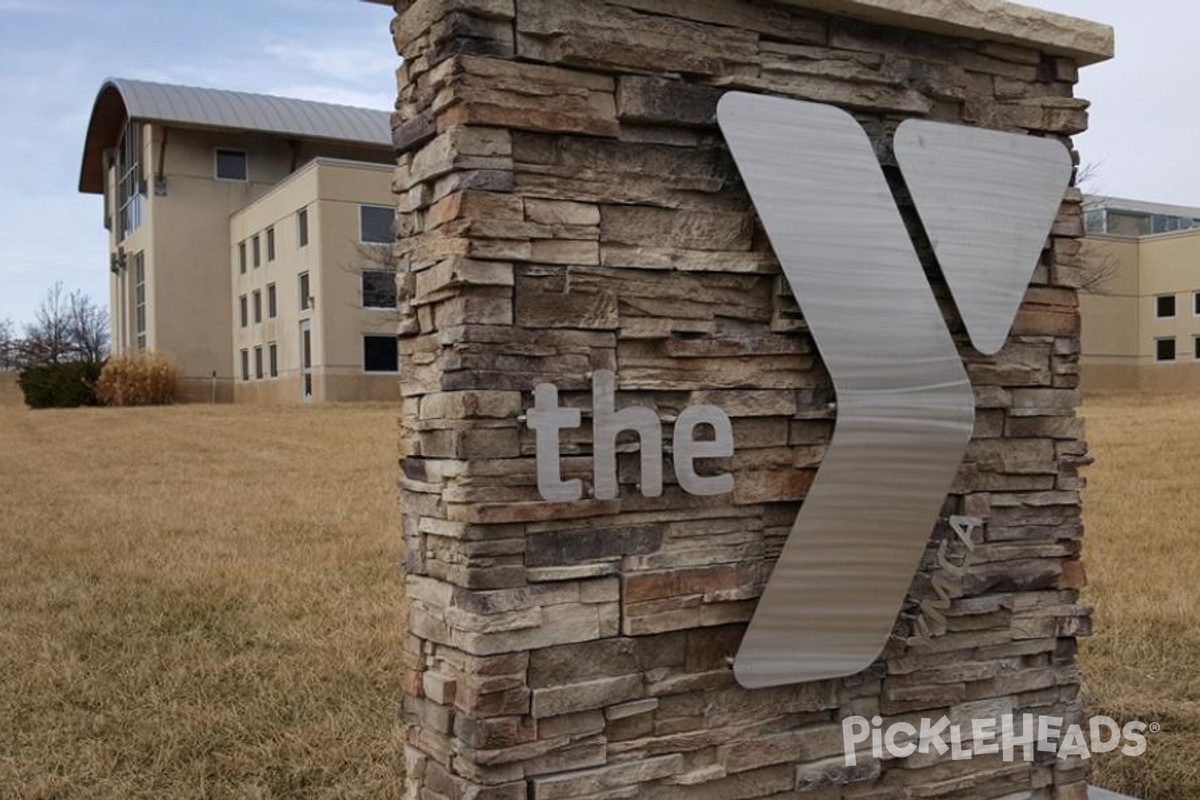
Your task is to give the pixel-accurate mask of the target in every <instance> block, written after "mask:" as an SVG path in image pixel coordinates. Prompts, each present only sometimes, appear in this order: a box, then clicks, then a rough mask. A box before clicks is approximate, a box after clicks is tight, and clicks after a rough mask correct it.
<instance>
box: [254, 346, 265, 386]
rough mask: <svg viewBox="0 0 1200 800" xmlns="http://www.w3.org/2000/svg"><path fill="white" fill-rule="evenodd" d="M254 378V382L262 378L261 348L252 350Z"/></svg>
mask: <svg viewBox="0 0 1200 800" xmlns="http://www.w3.org/2000/svg"><path fill="white" fill-rule="evenodd" d="M254 377H255V379H256V380H260V381H261V380H262V378H263V353H262V347H256V348H254Z"/></svg>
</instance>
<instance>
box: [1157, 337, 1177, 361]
mask: <svg viewBox="0 0 1200 800" xmlns="http://www.w3.org/2000/svg"><path fill="white" fill-rule="evenodd" d="M1154 360H1155V361H1174V360H1175V339H1174V337H1171V338H1169V339H1155V340H1154Z"/></svg>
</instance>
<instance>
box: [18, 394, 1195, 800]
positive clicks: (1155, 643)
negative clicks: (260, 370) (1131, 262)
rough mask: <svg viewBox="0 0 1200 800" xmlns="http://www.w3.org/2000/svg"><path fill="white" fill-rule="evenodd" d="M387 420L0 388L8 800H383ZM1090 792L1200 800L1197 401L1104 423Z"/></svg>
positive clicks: (1089, 596) (392, 636)
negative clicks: (1132, 750)
mask: <svg viewBox="0 0 1200 800" xmlns="http://www.w3.org/2000/svg"><path fill="white" fill-rule="evenodd" d="M395 414H396V411H395V409H392V408H387V407H382V406H340V407H337V406H334V407H317V408H292V409H271V408H263V409H256V408H242V407H239V408H234V407H229V406H225V407H206V406H186V407H174V408H157V409H87V410H78V411H39V412H30V411H27V410H25V409H24V408H23V406H22V405H21V403H20V398H19V395H18V394H17V393H16V390H15V387H14V386H13V385H12V384H11V381H7V380H0V486H2V487H3V490H2V493H0V574H2V575H3V576H4V580H3V582H0V614H2V618H3V625H0V720H2V721H3V723H2V724H3V728H2V730H3V735H2V736H0V796H2V797H5V798H8V797H17V798H67V797H70V798H76V797H86V798H168V799H174V798H226V797H229V798H233V797H237V798H267V797H271V798H283V797H288V798H388V797H396V796H397V795H398V788H399V785H400V783H401V781H400V774H399V771H400V763H401V753H400V744H399V742H400V732H399V730H398V726H397V723H396V715H395V706H396V701H397V699H398V698H397V683H398V675H399V668H398V665H397V650H398V648H399V645H400V633H399V627H398V625H399V622H398V618H397V614H398V609H399V607H400V596H401V593H402V586H401V582H400V577H399V575H398V572H397V569H396V566H395V564H396V562H397V559H398V557H399V542H400V537H399V535H398V532H397V524H396V520H395V510H394V508H393V501H392V498H393V497H394V496H395V495H394V472H395V470H394V464H393V458H394V448H393V437H392V435H391V434H392V431H393V429H394V426H395ZM1085 414H1086V416H1087V417H1088V420H1089V422H1088V424H1089V428H1088V433H1089V439H1090V441H1091V444H1092V450H1093V453H1094V454H1095V455H1096V456H1097V459H1098V461H1097V463H1096V465H1095V466H1093V467H1091V468H1090V470H1089V480H1090V488H1089V489H1088V493H1087V511H1086V516H1087V524H1088V534H1087V545H1086V559H1087V564H1088V568H1089V571H1090V577H1091V586H1090V587H1089V588H1088V590H1087V593H1086V600H1087V601H1088V602H1091V603H1094V604H1095V605H1096V607H1097V611H1096V629H1097V631H1098V633H1097V635H1096V636H1094V637H1093V638H1092V639H1090V640H1087V641H1085V642H1084V644H1083V647H1082V652H1081V658H1082V661H1083V666H1084V670H1085V676H1086V689H1087V692H1088V696H1089V701H1090V703H1091V705H1092V709H1093V711H1095V712H1103V713H1107V714H1109V715H1111V716H1113V717H1116V718H1118V719H1120V720H1129V719H1140V720H1143V721H1145V722H1159V723H1161V724H1162V725H1163V728H1164V730H1163V732H1162V733H1159V734H1156V735H1153V736H1151V737H1150V746H1149V750H1148V752H1147V754H1146V755H1145V756H1144V757H1142V758H1137V759H1132V758H1126V757H1122V756H1119V755H1118V756H1116V757H1099V758H1098V759H1097V763H1096V765H1095V768H1096V772H1095V779H1096V782H1097V783H1100V784H1101V785H1105V786H1108V787H1109V788H1112V789H1117V790H1121V791H1124V792H1127V793H1129V794H1132V795H1134V796H1136V797H1140V798H1145V800H1195V798H1200V758H1197V757H1196V756H1195V752H1196V751H1197V748H1198V747H1200V552H1198V549H1197V547H1196V539H1197V537H1198V536H1200V526H1197V525H1196V524H1195V523H1194V519H1195V514H1196V510H1195V504H1196V501H1197V499H1200V481H1198V480H1197V477H1196V473H1195V471H1193V469H1192V465H1191V459H1190V456H1191V455H1192V454H1194V453H1200V400H1197V399H1190V398H1183V397H1174V398H1158V399H1149V398H1136V397H1130V396H1111V397H1101V398H1094V399H1091V400H1089V402H1088V403H1087V405H1086V408H1085Z"/></svg>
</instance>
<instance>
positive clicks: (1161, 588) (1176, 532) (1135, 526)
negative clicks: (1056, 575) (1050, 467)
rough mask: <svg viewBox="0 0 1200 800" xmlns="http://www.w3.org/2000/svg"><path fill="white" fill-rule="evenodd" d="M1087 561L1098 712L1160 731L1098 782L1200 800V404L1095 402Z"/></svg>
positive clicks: (1162, 797) (1109, 760) (1167, 799)
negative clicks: (1196, 459)
mask: <svg viewBox="0 0 1200 800" xmlns="http://www.w3.org/2000/svg"><path fill="white" fill-rule="evenodd" d="M1084 415H1085V416H1086V417H1087V420H1088V440H1089V442H1090V444H1091V448H1092V454H1093V455H1094V456H1095V457H1096V463H1095V464H1094V465H1093V466H1091V467H1089V468H1088V473H1087V475H1088V482H1089V486H1088V490H1087V494H1086V495H1085V506H1084V508H1085V511H1084V517H1085V522H1086V524H1087V534H1086V537H1085V545H1084V558H1085V561H1086V565H1087V568H1088V572H1089V578H1090V579H1091V585H1090V586H1089V587H1088V589H1087V591H1086V593H1085V597H1084V599H1085V600H1086V601H1087V602H1089V603H1092V604H1093V605H1095V607H1096V620H1095V628H1096V635H1095V636H1093V637H1092V638H1091V639H1089V640H1086V641H1084V642H1083V645H1082V648H1081V652H1080V658H1081V661H1082V664H1083V670H1084V677H1085V689H1086V691H1087V694H1088V698H1089V701H1090V703H1091V706H1092V710H1093V712H1095V713H1105V714H1108V715H1109V716H1111V717H1113V718H1114V719H1118V720H1121V721H1127V720H1133V719H1138V720H1142V721H1143V722H1146V723H1152V722H1158V723H1159V724H1161V725H1162V727H1163V730H1162V732H1161V733H1158V734H1153V735H1151V736H1149V737H1148V738H1149V745H1148V748H1147V752H1146V754H1145V755H1144V756H1142V757H1141V758H1127V757H1123V756H1121V755H1119V754H1115V755H1105V756H1100V757H1097V762H1096V764H1095V765H1094V767H1093V768H1094V770H1095V771H1094V774H1093V780H1094V781H1095V782H1096V783H1097V784H1099V785H1101V786H1105V787H1107V788H1109V789H1114V790H1118V791H1122V792H1125V793H1126V794H1129V795H1132V796H1134V797H1138V798H1143V800H1196V798H1200V756H1198V755H1197V752H1198V751H1200V524H1197V503H1198V502H1200V474H1198V473H1197V471H1196V469H1195V468H1194V465H1193V464H1192V457H1193V456H1195V455H1197V454H1200V398H1195V397H1188V396H1182V395H1178V396H1165V397H1143V396H1133V395H1113V396H1104V397H1096V398H1091V399H1089V400H1088V402H1087V403H1086V404H1085V408H1084Z"/></svg>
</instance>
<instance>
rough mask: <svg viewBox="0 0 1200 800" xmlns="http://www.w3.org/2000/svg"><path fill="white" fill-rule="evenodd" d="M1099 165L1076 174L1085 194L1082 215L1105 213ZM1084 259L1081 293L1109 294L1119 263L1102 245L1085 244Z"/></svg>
mask: <svg viewBox="0 0 1200 800" xmlns="http://www.w3.org/2000/svg"><path fill="white" fill-rule="evenodd" d="M1100 166H1101V165H1100V164H1096V163H1093V162H1088V163H1086V164H1082V165H1081V166H1080V167H1079V169H1078V170H1076V172H1075V186H1076V187H1078V188H1079V190H1080V191H1082V192H1083V214H1084V217H1085V219H1086V217H1087V213H1088V212H1089V211H1100V210H1103V208H1104V206H1105V202H1106V200H1107V198H1106V197H1104V196H1103V195H1101V194H1100V187H1099V176H1100ZM1080 258H1082V259H1083V276H1082V278H1081V280H1080V283H1079V290H1080V291H1081V292H1084V293H1087V294H1107V292H1108V284H1109V282H1110V281H1112V279H1113V278H1114V277H1116V274H1117V272H1118V271H1119V270H1120V269H1121V262H1120V260H1119V259H1118V258H1117V257H1116V256H1115V255H1113V252H1112V251H1111V250H1110V249H1109V248H1107V247H1105V246H1103V245H1102V244H1100V243H1099V242H1095V241H1093V242H1084V243H1083V249H1082V250H1081V251H1080Z"/></svg>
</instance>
